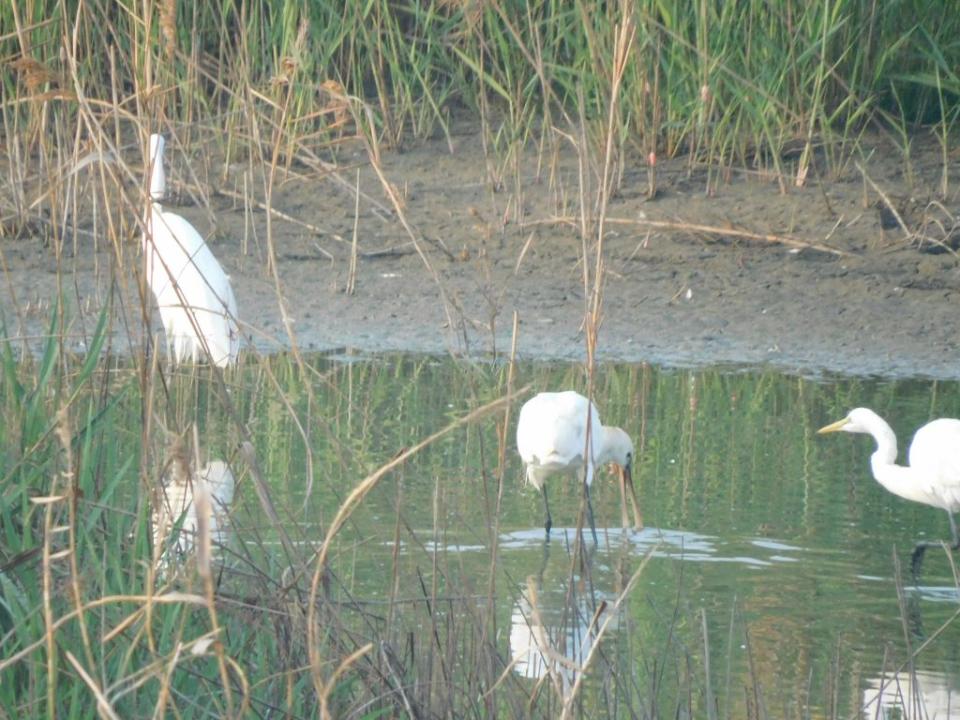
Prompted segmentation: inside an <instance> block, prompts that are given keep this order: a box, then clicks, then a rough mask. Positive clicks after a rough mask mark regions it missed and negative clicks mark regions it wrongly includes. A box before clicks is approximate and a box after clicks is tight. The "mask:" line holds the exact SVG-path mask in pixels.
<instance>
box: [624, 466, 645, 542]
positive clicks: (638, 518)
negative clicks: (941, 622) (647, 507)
mask: <svg viewBox="0 0 960 720" xmlns="http://www.w3.org/2000/svg"><path fill="white" fill-rule="evenodd" d="M619 474H620V500H621V502H622V503H623V504H622V506H621V518H622V520H623V527H626V526H627V498H626V492H625V489H626V488H628V487H629V488H630V506H631V507H632V508H633V523H634V527H635V528H636V529H637V530H642V529H643V516H642V515H641V514H640V503H638V502H637V490H636V488H634V487H633V474H632V473H631V472H630V466H629V465H627V466H626V467H620V468H619Z"/></svg>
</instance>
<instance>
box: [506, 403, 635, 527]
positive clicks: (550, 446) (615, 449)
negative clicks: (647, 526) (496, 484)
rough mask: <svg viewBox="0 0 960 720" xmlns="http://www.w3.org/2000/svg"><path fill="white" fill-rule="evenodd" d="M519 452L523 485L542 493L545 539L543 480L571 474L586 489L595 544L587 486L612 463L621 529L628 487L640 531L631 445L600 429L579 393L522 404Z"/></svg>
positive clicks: (594, 412) (546, 504)
mask: <svg viewBox="0 0 960 720" xmlns="http://www.w3.org/2000/svg"><path fill="white" fill-rule="evenodd" d="M588 437H589V444H588ZM517 450H519V451H520V457H521V459H522V460H523V463H524V465H525V466H526V479H527V482H528V483H530V484H531V485H533V486H534V487H535V488H537V489H538V490H540V491H541V493H542V494H543V506H544V509H545V510H546V520H545V523H544V527H545V529H546V531H547V535H548V536H549V534H550V528H551V526H552V525H553V520H552V518H551V516H550V503H549V502H548V500H547V486H546V484H545V480H546V479H547V478H548V477H549V476H551V475H554V474H566V475H570V474H572V475H575V476H576V477H578V478H579V479H580V480H581V482H583V484H584V488H585V492H586V495H587V509H588V511H589V515H590V529H591V530H592V531H593V539H594V542H596V541H597V529H596V525H595V524H594V520H593V505H592V504H591V502H590V485H591V483H592V482H593V475H594V472H595V469H596V468H597V467H598V466H601V465H604V464H606V463H613V464H614V465H615V466H616V468H617V472H618V474H619V477H620V498H621V501H622V506H621V519H622V522H623V527H627V525H628V522H629V521H628V519H627V497H626V489H627V487H629V488H630V503H631V505H632V507H633V517H634V524H635V526H636V527H637V528H638V529H639V528H642V527H643V519H642V517H641V516H640V508H639V505H638V503H637V494H636V490H635V489H634V487H633V478H632V476H631V465H632V462H633V441H632V440H630V436H629V435H627V433H625V432H624V431H623V430H621V429H620V428H618V427H611V426H606V425H602V424H601V423H600V413H599V412H597V407H596V405H594V404H593V403H592V402H590V401H589V400H587V398H585V397H584V396H583V395H581V394H580V393H577V392H574V391H572V390H567V391H564V392H544V393H539V394H538V395H536V396H534V397H532V398H531V399H530V400H528V401H527V402H526V403H524V405H523V407H522V408H521V409H520V419H519V421H518V423H517Z"/></svg>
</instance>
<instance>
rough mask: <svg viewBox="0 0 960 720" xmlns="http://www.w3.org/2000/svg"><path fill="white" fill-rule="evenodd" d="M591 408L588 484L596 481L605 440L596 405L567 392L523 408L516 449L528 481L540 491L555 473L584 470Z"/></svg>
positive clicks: (540, 397)
mask: <svg viewBox="0 0 960 720" xmlns="http://www.w3.org/2000/svg"><path fill="white" fill-rule="evenodd" d="M588 408H589V418H590V427H591V433H590V434H591V437H590V446H591V451H590V457H589V461H588V462H587V463H586V476H585V478H584V481H585V482H586V483H587V484H588V485H589V484H590V483H591V482H593V473H594V468H595V466H596V465H597V464H598V459H599V458H600V455H601V450H602V447H601V444H602V441H603V437H604V433H603V426H602V425H601V424H600V413H598V412H597V407H596V405H594V404H593V403H591V402H589V401H588V400H587V398H585V397H584V396H583V395H580V394H579V393H576V392H573V391H572V390H567V391H565V392H544V393H540V394H539V395H536V396H535V397H532V398H531V399H530V400H528V401H527V402H526V403H524V405H523V407H522V408H520V418H519V420H518V422H517V450H518V451H519V452H520V458H521V459H522V460H523V463H524V465H526V470H527V481H528V482H529V483H530V484H531V485H533V486H534V487H536V488H537V489H538V490H539V489H541V488H542V487H543V481H544V480H545V479H546V478H547V477H548V476H549V475H551V474H553V473H560V472H578V473H579V472H581V471H583V470H584V452H585V450H586V448H587V418H588Z"/></svg>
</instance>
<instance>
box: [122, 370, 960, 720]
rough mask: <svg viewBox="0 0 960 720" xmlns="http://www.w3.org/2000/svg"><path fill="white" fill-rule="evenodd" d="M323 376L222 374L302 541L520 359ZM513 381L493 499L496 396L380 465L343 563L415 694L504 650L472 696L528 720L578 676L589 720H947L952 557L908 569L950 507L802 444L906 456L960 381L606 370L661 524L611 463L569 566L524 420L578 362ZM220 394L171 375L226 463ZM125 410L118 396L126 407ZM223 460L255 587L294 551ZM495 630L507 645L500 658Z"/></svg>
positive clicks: (360, 603)
mask: <svg viewBox="0 0 960 720" xmlns="http://www.w3.org/2000/svg"><path fill="white" fill-rule="evenodd" d="M309 364H310V368H311V369H310V370H309V371H308V373H307V374H308V376H309V377H310V378H311V381H310V386H309V388H308V387H307V385H306V384H305V383H304V382H302V381H301V378H302V377H303V374H302V371H301V370H299V369H298V367H297V365H296V364H295V363H294V362H293V361H292V360H291V359H290V358H289V357H288V356H278V357H275V358H272V359H270V360H267V361H265V362H264V363H263V364H261V365H253V364H248V365H246V366H245V367H243V368H242V369H241V370H240V371H237V372H236V373H234V374H232V375H229V376H228V385H229V386H230V387H231V390H230V393H231V396H232V400H233V402H234V404H235V406H236V408H237V410H238V412H239V414H240V416H241V417H243V418H245V419H246V420H247V421H248V423H249V425H250V427H251V428H252V429H253V432H254V437H253V442H254V445H255V446H256V448H257V453H258V456H259V462H260V464H261V470H262V473H263V476H264V477H265V478H266V479H267V482H268V484H269V486H270V489H271V492H272V494H273V502H274V503H275V504H276V506H277V507H278V509H279V513H280V516H281V517H282V518H283V525H284V528H285V530H286V532H287V533H289V535H290V539H291V543H292V545H293V547H295V548H297V549H298V550H300V549H302V551H303V554H304V557H309V554H310V551H311V550H312V549H313V548H314V547H315V546H317V545H319V543H320V541H321V540H322V538H323V535H324V534H325V533H326V531H327V529H328V525H329V523H330V521H331V520H332V519H333V516H334V514H335V513H336V511H337V509H338V508H339V507H340V505H341V503H342V502H343V501H344V499H345V498H346V497H347V495H348V494H349V493H350V491H351V490H352V489H353V488H354V487H355V486H356V485H357V484H358V483H359V481H360V480H361V479H363V478H364V477H367V476H368V475H369V474H370V473H372V472H373V471H374V470H376V469H377V468H378V467H379V466H381V465H382V464H383V463H386V462H388V461H390V460H391V458H394V457H395V456H396V455H397V453H398V452H399V451H401V450H402V449H404V448H409V447H411V446H413V445H415V444H416V443H418V442H420V441H421V440H423V439H424V438H426V437H428V436H429V435H431V434H432V433H434V432H436V431H438V430H440V429H442V428H444V427H445V426H447V425H448V424H449V423H451V422H454V421H456V420H457V419H458V418H462V417H464V416H465V415H467V414H468V413H469V412H470V411H472V410H474V409H476V408H478V407H480V406H481V405H483V404H484V403H486V402H489V401H491V400H494V399H496V398H498V397H500V396H502V395H503V394H504V392H505V390H506V387H507V382H508V381H507V376H508V367H507V365H506V364H497V363H480V362H466V361H454V360H451V359H449V358H439V357H424V356H399V355H397V356H394V355H390V356H373V357H359V358H357V357H347V358H339V359H330V358H316V359H313V360H311V361H310V363H309ZM514 374H515V375H514V379H513V384H514V387H515V388H521V387H529V388H530V391H529V392H528V394H527V395H525V396H523V397H521V398H520V399H519V400H518V401H517V402H515V403H514V404H513V405H512V407H511V411H510V417H511V420H510V422H509V425H508V428H507V431H506V442H505V447H504V448H503V450H504V451H505V452H503V455H502V457H503V463H504V465H503V471H502V488H501V491H502V494H501V496H500V501H499V502H500V509H499V512H498V511H497V503H498V488H499V480H500V478H501V475H500V474H499V470H498V468H499V465H500V462H501V441H500V440H499V437H500V435H499V431H500V428H501V427H502V424H503V417H504V415H503V411H502V410H497V411H495V412H493V413H491V414H488V415H486V416H484V417H482V418H480V419H478V420H476V421H475V422H472V423H469V424H465V425H462V426H459V427H457V428H455V429H453V430H452V431H451V432H449V433H447V434H446V435H444V436H443V437H440V438H439V439H437V440H436V441H435V442H433V443H431V444H430V445H428V446H427V447H425V448H424V449H423V450H421V451H420V452H419V453H417V454H416V455H415V456H413V457H412V458H411V459H410V460H409V461H407V462H406V463H405V464H403V465H401V466H399V467H398V468H397V469H396V470H393V471H391V472H389V473H388V474H386V475H385V476H384V477H383V478H382V479H381V480H380V481H379V483H378V484H377V485H376V486H375V487H374V488H373V489H372V490H371V491H370V492H369V493H368V494H367V495H366V496H365V497H364V499H363V501H362V502H361V503H360V504H359V506H358V507H357V509H356V510H355V512H354V513H353V514H352V515H351V516H350V517H349V519H348V521H347V523H346V524H345V525H344V527H343V529H342V530H341V531H340V533H339V534H338V535H337V539H336V541H335V543H334V545H333V549H332V551H331V564H330V568H331V570H332V577H333V580H331V581H330V584H329V588H328V591H329V594H330V595H331V597H333V598H334V599H335V602H336V603H337V604H338V607H340V608H341V612H340V614H339V618H338V622H339V623H341V624H342V626H343V627H344V628H345V629H346V630H345V631H346V632H350V633H355V634H356V635H357V636H358V637H367V638H369V639H377V640H378V641H379V642H380V643H381V644H380V648H381V651H383V652H386V650H384V649H385V648H387V649H389V653H388V654H390V656H391V657H394V659H395V662H396V664H397V666H400V667H406V668H407V672H408V673H409V676H408V680H409V684H410V685H409V687H411V688H413V689H412V690H411V696H412V697H414V696H416V693H418V692H419V693H431V692H433V693H439V692H446V691H447V690H443V689H442V688H445V687H446V688H448V687H450V686H451V682H450V678H452V677H459V678H467V679H468V678H469V677H470V676H471V675H473V674H475V673H477V672H479V671H478V670H477V668H476V665H477V664H478V663H481V662H493V663H494V665H495V667H494V668H493V670H492V676H493V677H496V678H498V684H497V686H496V688H494V689H493V690H489V689H488V693H489V696H484V697H478V698H475V699H474V700H473V701H472V702H475V703H477V705H478V707H483V706H484V704H485V703H487V702H489V701H490V697H491V696H493V695H495V694H497V693H499V694H500V696H501V700H499V701H498V702H499V703H501V705H502V704H505V705H507V706H510V703H511V702H518V701H516V700H510V699H508V700H502V698H503V697H504V696H505V697H507V698H516V697H524V698H528V697H529V698H531V699H530V700H529V703H530V705H529V707H528V706H527V705H525V704H522V705H520V706H518V707H513V708H512V710H511V712H512V711H516V712H520V713H521V714H526V713H530V712H532V713H533V714H534V715H535V716H538V717H540V716H542V717H550V716H554V715H559V713H560V709H561V708H562V704H563V698H564V697H565V696H566V695H567V693H569V692H570V689H571V688H572V687H573V686H574V684H577V683H580V684H581V685H582V687H581V688H580V689H579V692H578V695H577V701H576V703H577V704H576V708H577V709H578V710H579V711H580V712H581V713H582V714H584V715H585V716H589V717H599V716H610V717H612V716H635V717H637V716H638V717H662V716H671V717H675V716H690V715H692V716H696V717H711V718H712V717H870V718H875V717H896V718H901V717H931V718H932V717H937V718H946V717H951V718H952V717H960V626H958V624H957V623H956V622H950V621H951V620H953V619H954V615H955V613H956V612H957V606H958V595H957V586H956V582H955V578H954V577H953V574H952V570H951V564H950V562H949V559H948V558H947V556H946V554H945V553H944V552H942V551H940V550H936V551H930V552H929V553H928V557H927V560H926V562H925V565H924V568H923V574H922V577H921V581H920V582H921V584H920V585H917V584H916V583H914V581H913V580H912V579H911V578H910V575H909V550H910V549H911V548H912V545H913V543H914V541H916V540H917V539H921V538H923V539H927V540H935V539H941V538H943V539H946V538H948V537H949V526H948V522H947V517H946V516H945V513H944V512H942V511H940V510H936V509H932V508H929V507H925V506H921V505H918V504H914V503H910V502H907V501H905V500H902V499H900V498H897V497H894V496H893V495H890V494H889V493H887V492H886V491H885V490H884V489H883V488H882V487H880V486H879V485H878V484H877V483H876V482H875V481H874V480H873V478H872V476H871V475H870V468H869V456H870V454H871V453H872V452H873V441H872V440H871V439H870V438H869V437H867V436H859V435H835V436H833V435H832V436H827V437H822V436H817V435H816V434H815V431H816V429H817V428H818V427H820V426H822V425H824V424H826V423H827V422H831V421H833V420H836V419H838V418H840V417H843V416H844V415H845V414H846V412H847V411H848V410H850V409H851V408H853V407H856V406H861V405H864V406H868V407H872V408H873V409H875V410H876V411H877V412H878V413H880V414H881V415H883V416H885V417H886V418H887V419H888V420H889V421H890V422H891V424H892V425H893V426H894V429H895V430H896V431H897V434H898V440H899V443H900V452H901V456H900V459H901V461H904V455H905V450H906V447H907V445H908V444H909V440H910V438H911V437H912V434H913V432H914V430H915V429H916V428H917V427H919V426H920V425H921V424H923V423H925V422H927V421H928V420H929V419H931V418H934V417H941V416H953V417H956V416H960V385H958V383H955V382H943V381H925V380H879V379H876V380H875V379H844V378H841V379H829V378H828V379H824V378H815V379H809V378H803V377H797V376H788V375H783V374H780V373H777V372H773V371H743V370H737V369H718V370H667V369H657V368H654V367H651V366H647V365H621V364H603V365H601V366H600V367H598V368H597V371H596V375H595V392H594V397H595V398H596V401H597V403H598V405H599V407H600V411H601V417H602V419H603V421H604V422H605V423H606V424H614V425H620V426H622V427H623V428H624V429H625V430H626V431H627V432H628V433H629V434H630V435H631V436H632V438H633V439H634V443H635V446H636V456H635V457H636V459H635V461H634V468H633V477H634V482H635V484H636V487H637V492H638V495H639V498H640V504H641V509H642V511H643V517H644V521H645V523H646V527H645V528H644V529H643V530H640V531H633V530H630V531H624V530H622V529H621V527H620V496H619V490H618V487H617V483H616V480H615V477H614V476H613V475H611V474H609V473H607V472H605V471H604V472H600V473H598V474H597V478H596V480H595V482H594V484H593V494H592V496H593V506H594V511H595V514H596V524H597V529H598V532H599V534H600V543H599V546H596V547H594V545H593V543H592V542H591V541H590V540H589V533H587V534H586V537H587V542H586V543H585V548H586V551H585V553H584V554H582V555H581V554H578V553H577V552H576V537H577V534H576V531H575V527H576V523H577V517H578V512H579V509H580V504H581V492H580V489H579V488H578V487H577V483H575V482H573V481H572V480H570V479H565V478H563V477H557V478H553V479H551V480H550V481H548V482H549V483H550V485H549V486H550V498H551V510H552V513H553V520H554V529H553V531H552V533H551V536H550V540H549V542H545V537H544V531H543V528H542V523H543V513H542V501H541V498H540V496H539V494H538V493H537V491H536V490H534V489H533V488H531V487H528V486H526V485H525V484H524V482H523V475H522V468H521V463H520V459H519V457H518V456H517V453H516V447H515V441H514V433H515V421H516V416H517V413H518V410H519V404H520V403H521V402H522V401H523V400H524V399H525V398H526V397H528V396H529V393H531V392H536V391H539V390H544V389H555V388H564V387H574V388H577V389H580V390H583V389H584V385H585V382H584V381H585V379H584V376H583V370H582V368H581V367H580V366H573V365H568V364H544V363H525V362H520V363H518V364H517V365H516V366H515V369H514ZM200 375H201V377H203V376H204V374H203V373H201V374H200ZM181 381H182V382H181ZM278 390H279V391H280V392H276V391H278ZM214 395H215V387H214V385H213V384H212V383H207V382H206V381H205V380H203V379H201V380H200V381H199V382H197V381H195V380H189V381H188V379H187V378H186V377H185V376H184V377H176V376H175V377H174V378H173V381H172V382H171V383H170V395H169V399H168V400H167V402H169V407H168V408H167V410H168V412H169V413H170V414H173V415H177V414H178V413H179V414H182V416H183V417H184V418H188V417H190V418H192V417H193V416H194V415H193V407H198V408H200V412H199V413H198V417H199V437H200V438H201V444H203V445H204V447H202V449H201V456H205V455H206V456H213V455H217V454H225V455H226V456H227V457H231V455H230V450H229V448H231V447H234V446H235V441H236V439H237V438H232V437H231V436H230V433H231V431H230V430H227V429H226V428H227V427H228V423H227V422H226V419H225V417H223V416H222V415H221V414H220V410H219V407H220V403H219V402H216V401H215V398H214ZM278 395H280V396H282V397H283V398H285V401H284V402H281V401H280V400H278ZM131 398H132V394H131V396H130V397H128V398H127V399H126V400H125V401H123V402H121V403H120V404H118V406H117V407H116V408H115V409H113V410H111V412H115V413H124V412H126V410H125V409H124V407H125V406H126V405H127V402H128V401H129V400H131ZM188 406H190V408H191V409H190V411H189V412H188V411H187V410H186V408H187V407H188ZM138 407H139V403H136V402H130V403H129V408H128V409H129V411H130V412H136V411H137V408H138ZM291 410H293V411H294V413H295V415H296V417H297V420H296V421H295V420H294V419H293V414H292V413H291V412H290V411H291ZM122 422H125V421H121V423H122ZM131 422H132V421H131ZM121 426H122V425H121ZM135 426H136V423H133V424H131V427H135ZM127 441H129V442H130V443H131V444H137V443H139V442H140V439H139V433H138V432H132V434H131V436H130V437H128V438H126V439H124V435H123V433H120V441H119V442H118V443H117V448H118V449H117V450H116V451H117V452H119V453H120V454H123V450H122V447H123V445H124V444H125V443H126V442H127ZM308 448H309V451H308ZM234 459H236V458H234ZM235 466H236V467H237V469H238V483H239V484H238V491H237V492H238V494H237V498H236V500H235V502H234V506H233V508H232V513H231V514H232V524H233V528H234V532H235V536H236V537H235V539H234V541H233V547H231V548H230V549H229V550H228V551H226V552H225V554H226V556H227V559H226V561H225V570H224V572H223V577H222V580H221V589H222V591H223V592H224V593H225V594H227V595H230V594H231V593H232V594H234V595H243V596H249V595H251V594H256V593H259V592H261V591H260V590H259V589H257V587H258V583H266V582H267V581H266V580H264V579H263V576H266V575H269V574H270V573H273V574H275V575H279V571H276V572H274V570H276V568H277V567H279V566H281V565H282V562H281V561H280V560H279V558H280V556H281V555H282V552H283V551H282V549H281V543H280V538H279V536H278V533H277V532H276V531H275V528H274V527H272V526H271V525H270V523H268V522H267V521H266V520H265V519H264V513H263V511H262V509H261V505H260V503H259V502H258V497H257V493H256V492H255V487H254V483H253V482H252V481H251V478H250V475H249V473H248V472H247V471H245V470H244V469H243V468H242V463H241V462H239V461H237V462H235ZM310 485H312V487H309V492H308V486H310ZM895 558H896V559H899V563H901V564H902V568H900V569H899V570H898V564H897V561H896V560H895ZM898 572H901V574H902V578H903V579H902V582H900V583H898V582H897V579H896V578H897V573H898ZM631 583H632V584H631ZM898 586H899V589H898ZM263 592H271V590H270V589H269V588H267V587H266V585H264V590H263ZM618 599H619V600H620V601H619V602H618ZM944 625H946V627H945V628H942V627H941V626H944ZM598 636H599V640H598V639H597V638H598ZM925 641H926V642H927V645H926V646H923V647H921V646H922V645H923V643H924V642H925ZM233 642H234V643H241V642H243V640H242V638H237V637H234V638H233ZM480 646H489V647H493V648H495V653H494V655H493V656H492V657H494V660H491V659H490V658H491V655H489V654H484V653H482V652H481V651H480V650H479V648H480ZM918 649H919V650H920V651H919V652H917V651H918ZM911 653H916V656H915V658H914V660H913V663H912V664H911V663H910V662H909V660H910V658H911ZM588 658H589V660H588ZM585 663H587V664H588V672H587V673H586V676H585V678H581V677H579V676H578V672H577V671H578V668H579V667H581V666H582V665H584V664H585ZM387 664H388V665H389V663H387ZM414 668H415V671H414ZM441 679H443V682H441ZM463 683H464V684H468V680H464V681H463ZM457 684H458V683H457V682H452V685H453V686H456V685H457Z"/></svg>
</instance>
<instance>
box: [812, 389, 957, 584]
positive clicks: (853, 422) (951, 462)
mask: <svg viewBox="0 0 960 720" xmlns="http://www.w3.org/2000/svg"><path fill="white" fill-rule="evenodd" d="M817 432H818V433H820V434H823V433H831V432H851V433H865V434H867V435H872V436H873V439H874V440H875V441H876V443H877V449H876V450H875V451H874V453H873V455H871V456H870V467H871V469H872V470H873V477H874V478H875V479H876V481H877V482H878V483H880V484H881V485H883V486H884V487H885V488H886V489H887V490H889V491H890V492H892V493H893V494H894V495H899V496H900V497H902V498H905V499H907V500H913V501H914V502H919V503H923V504H924V505H932V506H933V507H937V508H942V509H944V510H946V511H947V517H948V518H950V532H951V533H952V535H953V549H954V550H957V549H960V537H958V536H957V523H956V521H955V520H954V518H953V514H954V513H955V512H957V511H958V510H960V420H954V419H953V418H940V419H939V420H933V421H932V422H929V423H927V424H926V425H924V426H923V427H922V428H920V429H919V430H917V433H916V435H914V436H913V442H912V443H910V452H909V454H908V462H909V465H908V466H906V467H904V466H902V465H897V464H896V463H897V436H896V435H895V434H894V432H893V430H892V429H891V428H890V426H889V425H888V424H887V423H886V421H885V420H884V419H883V418H882V417H880V416H879V415H877V414H876V413H875V412H874V411H873V410H870V409H868V408H856V409H855V410H851V411H850V414H849V415H847V416H846V417H845V418H843V420H838V421H837V422H835V423H832V424H830V425H827V426H826V427H822V428H820V429H819V430H817ZM937 545H938V544H937V543H922V542H921V543H917V546H916V547H915V548H914V551H913V557H912V563H911V564H912V567H913V571H914V575H916V573H917V571H918V570H919V568H920V564H921V563H922V562H923V554H924V551H925V550H926V549H927V548H928V547H937Z"/></svg>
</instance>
